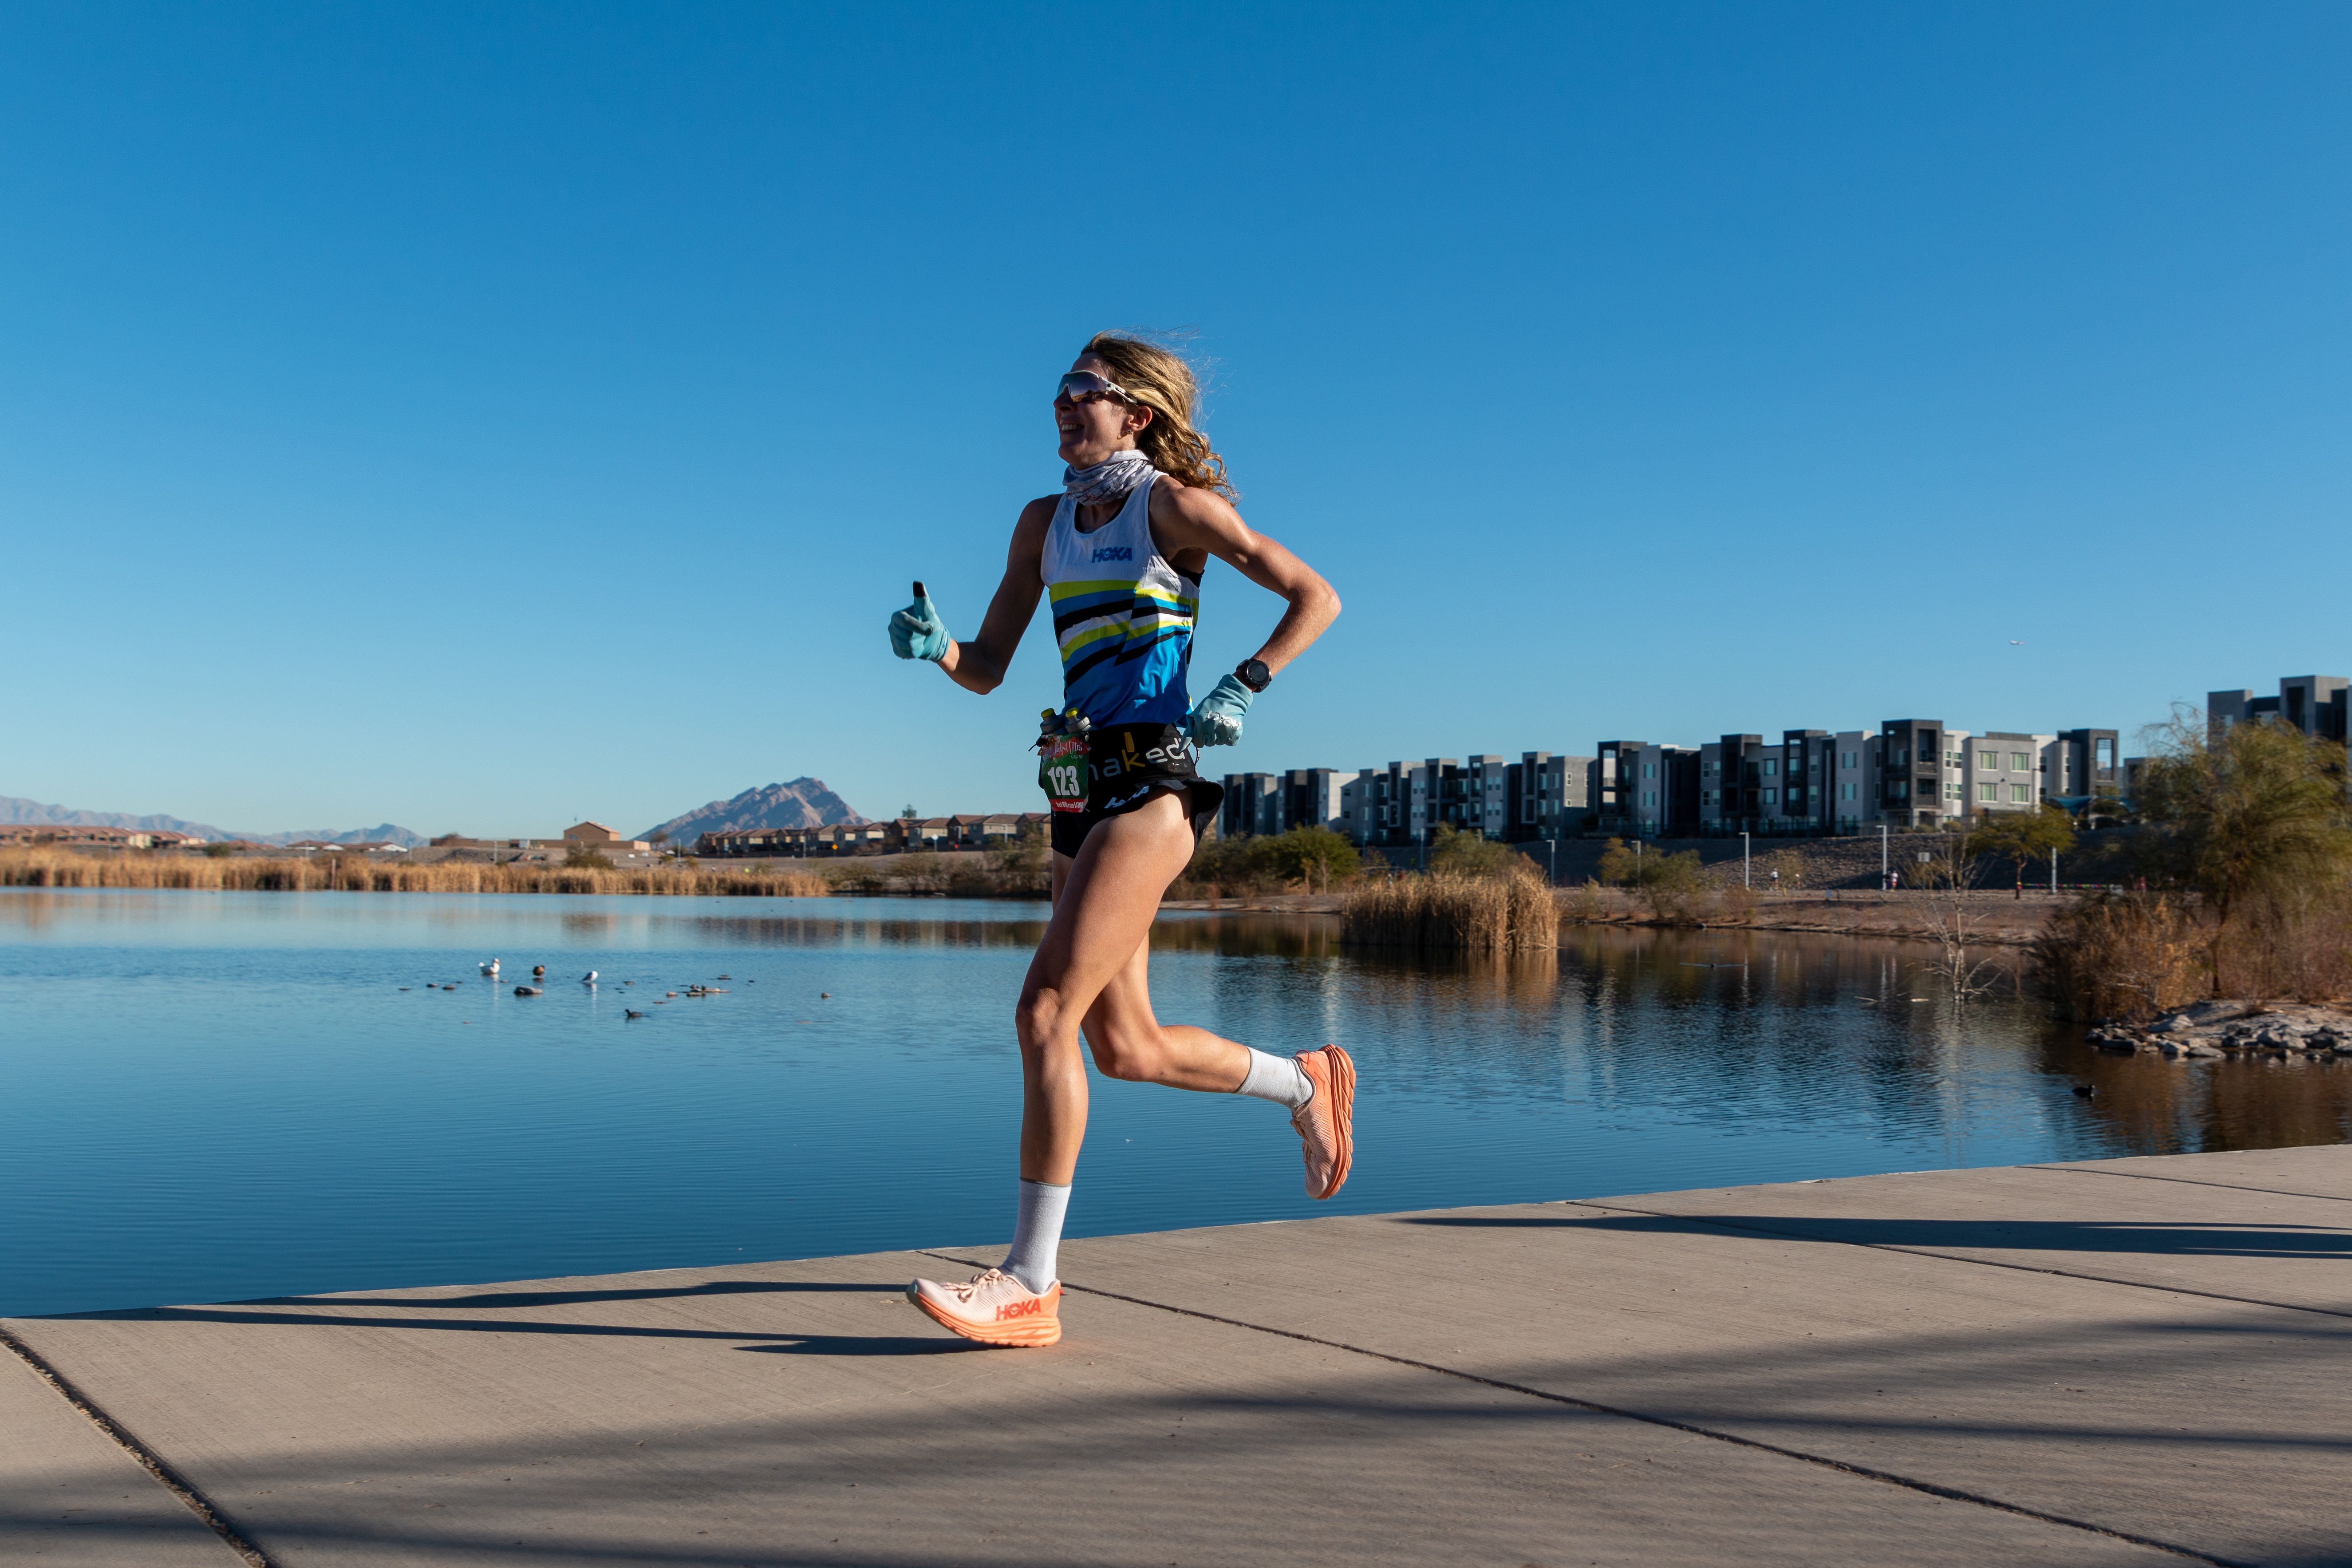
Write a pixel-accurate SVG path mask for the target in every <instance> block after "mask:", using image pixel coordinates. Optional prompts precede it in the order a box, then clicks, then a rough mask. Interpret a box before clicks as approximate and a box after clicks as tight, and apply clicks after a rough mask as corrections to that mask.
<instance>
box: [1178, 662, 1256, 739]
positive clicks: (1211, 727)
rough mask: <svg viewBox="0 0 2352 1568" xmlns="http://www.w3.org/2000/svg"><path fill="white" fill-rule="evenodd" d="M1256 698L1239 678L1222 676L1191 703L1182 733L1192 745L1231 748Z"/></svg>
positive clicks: (1240, 734)
mask: <svg viewBox="0 0 2352 1568" xmlns="http://www.w3.org/2000/svg"><path fill="white" fill-rule="evenodd" d="M1256 695H1257V693H1256V692H1255V691H1252V690H1251V689H1249V688H1248V687H1246V686H1244V685H1243V684H1242V679H1241V677H1240V676H1238V675H1228V676H1226V677H1225V678H1224V679H1222V680H1220V681H1218V682H1217V684H1216V685H1215V686H1214V687H1213V688H1211V689H1210V691H1209V694H1208V695H1207V696H1206V697H1203V698H1202V699H1201V700H1199V701H1198V702H1195V703H1194V704H1192V712H1191V713H1189V714H1187V715H1185V718H1184V730H1185V733H1187V734H1189V735H1191V736H1192V744H1193V745H1195V746H1230V745H1232V744H1233V743H1234V742H1236V741H1238V740H1240V739H1241V738H1242V716H1243V715H1244V714H1245V713H1247V712H1248V711H1249V709H1250V700H1251V699H1252V698H1255V696H1256Z"/></svg>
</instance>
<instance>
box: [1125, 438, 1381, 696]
mask: <svg viewBox="0 0 2352 1568" xmlns="http://www.w3.org/2000/svg"><path fill="white" fill-rule="evenodd" d="M1151 532H1152V537H1153V538H1154V540H1156V541H1157V542H1158V543H1159V546H1160V553H1161V554H1163V555H1166V556H1170V557H1171V558H1172V557H1173V556H1174V555H1175V553H1176V552H1178V551H1180V550H1205V551H1207V552H1209V553H1210V554H1212V555H1213V556H1215V557H1216V558H1217V559H1218V560H1220V561H1223V562H1225V563H1228V564H1229V565H1231V566H1232V567H1233V568H1234V570H1235V571H1237V572H1239V573H1240V574H1242V575H1243V576H1244V577H1246V578H1248V579H1249V580H1250V581H1251V582H1253V583H1255V584H1257V585H1258V586H1259V587H1261V588H1264V589H1265V590H1267V591H1268V592H1270V593H1275V594H1279V595H1282V596H1283V598H1284V599H1286V601H1288V605H1289V607H1288V608H1287V609H1286V610H1284V611H1283V613H1282V619H1281V620H1279V621H1277V622H1276V623H1275V627H1274V635H1273V636H1271V637H1267V638H1266V639H1265V647H1261V648H1260V649H1258V652H1257V657H1258V658H1262V659H1264V660H1265V667H1266V668H1267V669H1269V670H1279V669H1280V668H1282V667H1283V666H1284V665H1286V664H1288V663H1289V662H1290V661H1291V660H1292V659H1294V658H1297V657H1298V656H1299V655H1300V654H1302V653H1305V652H1306V651H1307V647H1308V646H1309V645H1310V644H1312V643H1313V642H1314V641H1315V639H1316V638H1317V637H1321V636H1322V635H1323V634H1324V632H1326V631H1327V630H1328V629H1329V628H1330V626H1331V623H1332V622H1333V621H1336V620H1338V619H1339V594H1338V593H1337V592H1336V591H1335V590H1334V589H1333V588H1332V586H1331V584H1328V583H1326V582H1325V581H1324V580H1323V579H1322V577H1321V576H1319V575H1318V574H1317V573H1316V571H1315V569H1314V568H1313V567H1312V566H1309V565H1307V563H1306V562H1304V561H1301V560H1300V559H1299V558H1298V557H1297V556H1296V555H1293V554H1292V553H1291V552H1289V551H1287V550H1285V549H1284V548H1283V547H1282V546H1281V545H1280V544H1278V543H1276V542H1275V541H1273V540H1271V539H1269V538H1267V537H1266V536H1265V534H1263V533H1260V532H1258V531H1256V530H1255V529H1253V528H1251V527H1250V525H1249V524H1248V523H1246V522H1244V521H1242V514H1241V513H1239V512H1237V511H1235V510H1234V509H1233V507H1232V505H1231V504H1230V503H1229V502H1227V501H1226V500H1225V499H1224V498H1223V496H1220V495H1218V494H1217V493H1216V492H1215V491H1214V490H1207V489H1194V488H1192V487H1191V486H1188V485H1179V484H1172V483H1169V482H1167V481H1165V480H1162V481H1161V482H1160V483H1158V484H1155V485H1153V486H1152V487H1151Z"/></svg>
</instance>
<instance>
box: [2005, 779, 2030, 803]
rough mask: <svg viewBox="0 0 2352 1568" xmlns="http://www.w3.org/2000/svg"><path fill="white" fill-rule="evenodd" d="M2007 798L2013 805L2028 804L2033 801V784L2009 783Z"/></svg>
mask: <svg viewBox="0 0 2352 1568" xmlns="http://www.w3.org/2000/svg"><path fill="white" fill-rule="evenodd" d="M2009 798H2010V800H2011V802H2012V803H2013V804H2015V805H2032V801H2033V786H2032V784H2011V785H2010V786H2009Z"/></svg>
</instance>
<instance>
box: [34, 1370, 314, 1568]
mask: <svg viewBox="0 0 2352 1568" xmlns="http://www.w3.org/2000/svg"><path fill="white" fill-rule="evenodd" d="M0 1345H5V1347H7V1349H8V1350H10V1351H12V1352H15V1354H16V1359H17V1360H19V1361H21V1362H23V1363H25V1364H26V1366H28V1367H30V1368H32V1369H33V1373H34V1375H35V1376H37V1377H38V1378H39V1379H40V1380H41V1381H42V1382H43V1383H46V1384H48V1385H49V1386H50V1387H51V1388H53V1389H55V1390H57V1392H58V1397H59V1398H60V1399H63V1400H64V1401H65V1402H66V1403H67V1404H68V1405H72V1406H73V1407H74V1408H75V1409H76V1410H79V1411H80V1412H81V1413H82V1414H83V1415H86V1416H88V1417H89V1421H90V1424H91V1425H92V1426H96V1427H97V1428H98V1429H99V1430H100V1431H101V1432H103V1433H105V1434H106V1435H107V1436H109V1437H110V1438H112V1439H113V1440H114V1443H115V1444H116V1446H117V1447H120V1448H121V1450H122V1451H123V1452H124V1453H126V1454H128V1455H130V1456H131V1458H132V1459H133V1460H135V1461H137V1463H138V1465H139V1468H142V1469H143V1470H145V1471H146V1472H147V1473H148V1474H149V1475H151V1476H152V1477H154V1478H155V1483H156V1485H158V1486H160V1487H162V1488H163V1489H164V1490H165V1491H167V1492H170V1493H171V1494H172V1495H173V1497H175V1498H178V1499H179V1500H180V1501H181V1502H183V1503H184V1504H186V1505H187V1509H188V1511H189V1512H191V1513H193V1514H194V1515H195V1516H196V1517H197V1518H198V1519H200V1520H203V1521H205V1525H206V1527H207V1528H209V1529H210V1530H211V1531H212V1532H213V1533H214V1534H215V1535H217V1536H219V1537H220V1538H221V1541H222V1542H223V1543H224V1544H225V1545H226V1546H227V1547H228V1549H229V1550H230V1551H231V1552H236V1554H237V1556H238V1557H240V1558H241V1559H243V1560H244V1561H245V1563H247V1565H248V1568H278V1565H277V1564H276V1563H272V1562H270V1560H269V1558H268V1555H267V1554H266V1553H265V1552H262V1550H261V1549H260V1548H259V1547H257V1546H256V1545H254V1544H253V1542H250V1541H247V1539H246V1538H245V1537H244V1535H243V1534H241V1533H239V1531H237V1529H236V1526H235V1525H233V1524H231V1523H230V1522H229V1521H228V1519H227V1517H226V1515H224V1514H223V1513H222V1512H221V1510H219V1509H217V1508H215V1507H214V1506H213V1503H212V1500H211V1499H209V1498H207V1497H205V1494H204V1493H202V1492H200V1491H198V1490H197V1489H195V1487H194V1484H193V1483H192V1482H190V1481H189V1480H188V1479H187V1478H186V1477H184V1476H183V1475H181V1474H180V1473H179V1471H177V1470H175V1469H173V1468H172V1467H171V1466H170V1465H169V1464H167V1463H165V1462H164V1460H163V1456H162V1455H160V1454H158V1453H156V1452H155V1451H154V1450H153V1449H152V1448H150V1447H147V1445H146V1444H144V1443H142V1442H141V1441H140V1440H139V1439H138V1438H137V1437H134V1436H131V1434H130V1433H129V1432H127V1431H125V1430H124V1429H123V1427H122V1426H121V1423H120V1422H118V1421H116V1420H115V1419H114V1418H113V1417H112V1416H110V1415H108V1414H107V1413H106V1412H105V1411H104V1410H102V1409H100V1407H99V1405H98V1404H97V1402H96V1401H95V1400H93V1399H91V1398H90V1397H89V1395H88V1394H84V1393H83V1392H82V1391H81V1390H80V1389H79V1388H78V1387H76V1386H75V1385H74V1384H73V1381H72V1380H71V1379H69V1378H68V1377H67V1376H66V1375H65V1373H61V1372H59V1371H58V1369H57V1368H56V1367H54V1366H52V1365H50V1364H49V1363H48V1362H47V1360H46V1359H44V1358H43V1356H42V1355H41V1353H40V1352H38V1351H36V1350H35V1349H33V1347H32V1346H30V1345H28V1344H26V1342H24V1341H22V1340H20V1339H18V1338H17V1337H16V1335H15V1334H13V1333H11V1332H9V1331H8V1330H7V1329H6V1328H5V1326H0Z"/></svg>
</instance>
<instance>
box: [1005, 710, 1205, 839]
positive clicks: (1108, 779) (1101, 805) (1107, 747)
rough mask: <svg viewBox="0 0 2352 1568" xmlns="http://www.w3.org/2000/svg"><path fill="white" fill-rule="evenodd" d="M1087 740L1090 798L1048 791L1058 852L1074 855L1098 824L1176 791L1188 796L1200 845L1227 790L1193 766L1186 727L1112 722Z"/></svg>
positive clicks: (1186, 803) (1186, 805) (1187, 810)
mask: <svg viewBox="0 0 2352 1568" xmlns="http://www.w3.org/2000/svg"><path fill="white" fill-rule="evenodd" d="M1086 740H1087V778H1086V790H1087V794H1086V798H1085V799H1084V800H1083V801H1080V800H1076V799H1071V798H1065V797H1060V796H1056V795H1055V792H1054V791H1053V789H1052V788H1051V787H1050V786H1049V787H1048V789H1047V792H1046V793H1047V797H1048V798H1049V799H1050V800H1051V801H1052V804H1053V807H1054V809H1053V812H1052V814H1051V815H1052V816H1053V818H1054V852H1055V854H1057V855H1069V856H1073V857H1075V856H1076V854H1077V852H1078V846H1079V845H1081V844H1084V843H1085V842H1086V841H1087V834H1089V833H1091V832H1093V831H1094V826H1095V824H1096V823H1097V822H1100V821H1101V820H1102V819H1103V818H1105V817H1107V816H1119V815H1121V814H1122V813H1125V812H1129V811H1133V810H1134V809H1135V808H1136V807H1137V806H1139V805H1142V804H1143V803H1144V802H1145V801H1148V800H1150V798H1151V797H1152V796H1153V795H1168V794H1172V793H1181V795H1183V796H1184V814H1185V815H1186V816H1189V817H1191V818H1192V841H1193V842H1194V843H1196V844H1197V843H1199V842H1200V840H1201V835H1202V833H1204V832H1206V831H1207V830H1208V826H1209V824H1210V823H1211V822H1212V821H1213V820H1214V819H1215V817H1216V815H1217V808H1218V807H1219V806H1220V805H1223V803H1224V798H1225V789H1224V786H1223V784H1211V783H1210V782H1209V781H1208V780H1207V779H1204V778H1202V776H1201V775H1200V773H1199V772H1198V770H1197V769H1196V768H1195V767H1194V766H1193V756H1194V752H1193V751H1192V742H1191V741H1189V740H1187V739H1185V736H1184V731H1182V729H1181V728H1180V727H1178V726H1177V725H1174V724H1109V725H1106V726H1104V727H1103V728H1102V729H1099V730H1096V731H1092V732H1090V733H1089V734H1088V735H1087V738H1086ZM1070 760H1071V761H1073V762H1075V761H1076V758H1075V757H1073V758H1071V759H1070ZM1073 793H1074V792H1073Z"/></svg>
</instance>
